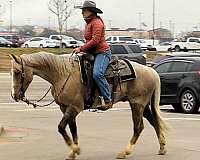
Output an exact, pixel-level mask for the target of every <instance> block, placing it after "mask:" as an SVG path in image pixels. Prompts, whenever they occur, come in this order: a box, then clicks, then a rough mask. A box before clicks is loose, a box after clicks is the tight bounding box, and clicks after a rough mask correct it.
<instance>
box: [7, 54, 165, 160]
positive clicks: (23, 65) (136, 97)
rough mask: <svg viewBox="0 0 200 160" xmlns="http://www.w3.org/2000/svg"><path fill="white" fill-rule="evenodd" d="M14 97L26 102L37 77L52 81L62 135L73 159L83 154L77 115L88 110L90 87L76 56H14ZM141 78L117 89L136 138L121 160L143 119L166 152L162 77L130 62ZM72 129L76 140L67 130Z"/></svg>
mask: <svg viewBox="0 0 200 160" xmlns="http://www.w3.org/2000/svg"><path fill="white" fill-rule="evenodd" d="M10 57H11V76H12V91H11V95H12V97H13V99H14V100H15V101H19V100H22V99H23V97H24V94H25V92H26V90H27V88H28V86H29V85H30V83H31V82H32V80H33V76H34V75H37V76H39V77H41V78H42V79H44V80H46V81H48V82H49V83H50V84H51V85H52V87H51V93H52V96H53V97H54V99H55V102H56V104H58V105H59V106H60V110H61V111H62V113H63V117H62V120H61V121H60V123H59V125H58V132H59V133H60V134H61V135H62V137H63V138H64V141H65V142H66V144H67V145H68V147H69V148H70V153H69V155H68V158H69V159H75V158H76V157H77V156H78V155H79V154H80V144H79V140H78V135H77V126H76V116H77V115H78V114H79V113H80V112H82V111H83V110H84V98H85V95H86V87H85V85H83V83H81V71H80V66H79V62H78V61H75V60H74V59H73V58H72V57H73V56H72V55H67V56H58V55H54V54H52V53H47V52H39V53H34V54H28V55H21V56H16V55H13V54H11V55H10ZM130 63H131V65H132V66H133V67H134V69H135V72H136V75H137V78H136V79H134V80H130V81H126V82H123V83H121V85H120V86H119V85H118V86H117V94H116V98H115V102H114V103H117V102H119V101H128V102H129V104H130V108H131V112H132V121H133V123H134V129H133V131H134V132H133V135H132V137H131V140H130V141H129V143H128V145H127V147H126V148H125V149H123V150H122V151H120V152H119V153H118V155H117V157H116V158H117V159H125V158H126V157H127V156H128V155H130V154H131V153H132V152H133V150H134V146H135V145H136V142H137V140H138V138H139V136H140V134H141V132H142V130H143V129H144V124H143V116H144V117H145V118H146V119H147V120H148V121H149V122H150V124H151V125H152V126H153V128H154V129H155V132H156V134H157V137H158V141H159V144H160V148H159V152H158V154H160V155H164V154H166V152H167V149H166V131H167V127H166V123H165V121H164V120H163V118H162V116H161V114H160V106H159V102H160V78H159V75H158V74H157V72H156V71H155V70H154V69H152V68H150V67H147V66H144V65H141V64H139V63H136V62H130ZM67 126H69V129H70V132H71V134H72V137H70V136H69V135H68V133H67V131H66V130H65V129H66V127H67Z"/></svg>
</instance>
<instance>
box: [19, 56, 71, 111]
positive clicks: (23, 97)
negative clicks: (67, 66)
mask: <svg viewBox="0 0 200 160" xmlns="http://www.w3.org/2000/svg"><path fill="white" fill-rule="evenodd" d="M20 59H21V65H22V74H21V84H22V85H21V88H20V94H21V95H22V98H21V100H22V101H23V102H25V103H26V104H28V105H32V106H33V107H34V108H36V107H47V106H49V105H51V104H52V103H54V102H55V99H57V98H58V97H59V96H60V95H61V93H62V91H63V89H64V88H65V85H66V83H67V81H68V80H69V77H70V75H71V74H69V76H68V77H67V79H66V81H65V83H64V84H63V86H62V88H61V89H60V92H59V93H58V94H57V96H56V98H55V99H54V100H53V101H51V102H50V103H48V104H44V105H39V104H37V103H34V102H31V101H30V100H28V99H27V98H26V97H25V95H24V79H25V72H24V64H23V60H22V58H21V57H20ZM50 90H51V87H50V88H49V89H48V91H47V93H45V95H44V96H43V97H42V98H40V99H39V100H37V102H40V101H41V100H43V99H44V98H45V97H46V96H47V94H48V93H49V91H50Z"/></svg>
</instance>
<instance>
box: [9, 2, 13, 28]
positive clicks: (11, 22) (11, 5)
mask: <svg viewBox="0 0 200 160" xmlns="http://www.w3.org/2000/svg"><path fill="white" fill-rule="evenodd" d="M9 2H10V32H12V2H13V1H12V0H10V1H9Z"/></svg>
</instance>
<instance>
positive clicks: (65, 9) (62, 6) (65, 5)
mask: <svg viewBox="0 0 200 160" xmlns="http://www.w3.org/2000/svg"><path fill="white" fill-rule="evenodd" d="M74 4H75V2H74V0H50V1H49V3H48V8H49V10H50V11H51V12H52V13H54V14H55V15H56V17H57V20H58V26H59V31H60V33H62V32H63V29H64V25H65V24H66V23H67V19H68V18H69V17H70V16H71V15H72V12H73V11H74Z"/></svg>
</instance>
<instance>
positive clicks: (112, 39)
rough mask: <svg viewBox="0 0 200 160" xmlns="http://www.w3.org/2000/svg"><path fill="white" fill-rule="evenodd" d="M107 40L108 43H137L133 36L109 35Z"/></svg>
mask: <svg viewBox="0 0 200 160" xmlns="http://www.w3.org/2000/svg"><path fill="white" fill-rule="evenodd" d="M106 42H107V43H108V44H112V43H131V44H136V43H135V42H134V41H133V38H132V37H130V36H108V37H107V38H106Z"/></svg>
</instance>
